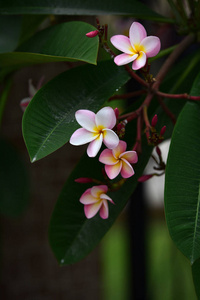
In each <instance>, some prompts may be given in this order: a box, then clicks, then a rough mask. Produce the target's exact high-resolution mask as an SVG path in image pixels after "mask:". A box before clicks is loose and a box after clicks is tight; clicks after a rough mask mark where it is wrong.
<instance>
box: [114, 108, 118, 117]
mask: <svg viewBox="0 0 200 300" xmlns="http://www.w3.org/2000/svg"><path fill="white" fill-rule="evenodd" d="M114 112H115V116H116V118H118V117H119V109H118V108H117V107H116V108H115V109H114Z"/></svg>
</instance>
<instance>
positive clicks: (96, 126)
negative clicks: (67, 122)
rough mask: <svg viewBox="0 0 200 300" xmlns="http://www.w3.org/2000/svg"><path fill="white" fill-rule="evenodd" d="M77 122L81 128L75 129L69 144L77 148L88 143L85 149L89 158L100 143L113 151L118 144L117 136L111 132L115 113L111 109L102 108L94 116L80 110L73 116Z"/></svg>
mask: <svg viewBox="0 0 200 300" xmlns="http://www.w3.org/2000/svg"><path fill="white" fill-rule="evenodd" d="M75 118H76V120H77V122H78V123H79V124H80V125H81V126H82V127H83V128H79V129H77V130H76V131H75V132H74V133H73V134H72V136H71V138H70V144H72V145H75V146H79V145H83V144H87V143H90V144H89V146H88V148H87V154H88V156H89V157H95V156H96V155H97V153H98V151H99V149H100V148H101V145H102V142H103V143H104V144H105V145H106V147H107V148H109V149H113V148H115V147H116V146H117V145H118V143H119V138H118V136H117V134H116V133H115V132H114V131H113V130H111V129H112V128H113V127H114V126H115V124H116V116H115V112H114V110H113V109H112V108H111V107H104V108H102V109H100V110H99V111H98V112H97V113H96V114H95V113H94V112H92V111H90V110H85V109H81V110H78V111H77V112H76V114H75Z"/></svg>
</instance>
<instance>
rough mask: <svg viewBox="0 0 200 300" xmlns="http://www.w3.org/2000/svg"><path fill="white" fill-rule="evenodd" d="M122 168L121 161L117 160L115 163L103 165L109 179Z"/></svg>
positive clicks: (115, 175)
mask: <svg viewBox="0 0 200 300" xmlns="http://www.w3.org/2000/svg"><path fill="white" fill-rule="evenodd" d="M121 169H122V161H119V162H118V163H117V164H116V165H113V166H109V165H105V172H106V174H107V176H108V177H109V178H110V179H114V178H115V177H117V176H118V175H119V173H120V172H121Z"/></svg>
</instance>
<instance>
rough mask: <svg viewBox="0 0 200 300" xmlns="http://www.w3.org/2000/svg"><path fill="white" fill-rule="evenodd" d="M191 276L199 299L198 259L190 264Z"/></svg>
mask: <svg viewBox="0 0 200 300" xmlns="http://www.w3.org/2000/svg"><path fill="white" fill-rule="evenodd" d="M192 276H193V282H194V286H195V291H196V295H197V298H198V299H200V259H198V260H196V261H195V262H194V264H193V265H192Z"/></svg>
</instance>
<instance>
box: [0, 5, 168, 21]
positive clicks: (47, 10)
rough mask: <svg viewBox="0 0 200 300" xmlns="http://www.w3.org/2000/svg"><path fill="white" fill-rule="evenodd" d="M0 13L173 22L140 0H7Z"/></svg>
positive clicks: (0, 6) (0, 7) (0, 8)
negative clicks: (95, 16) (109, 17)
mask: <svg viewBox="0 0 200 300" xmlns="http://www.w3.org/2000/svg"><path fill="white" fill-rule="evenodd" d="M0 14H54V15H108V14H109V15H111V14H112V15H131V16H132V17H136V18H140V19H151V20H155V21H159V22H160V21H161V22H173V21H172V19H169V18H165V17H163V16H161V15H159V14H158V13H156V12H154V11H152V10H151V9H150V8H149V7H148V6H146V5H144V4H143V3H141V2H140V1H136V0H125V1H123V2H122V1H120V0H116V1H114V2H113V1H107V0H101V1H93V0H87V1H81V0H76V1H70V0H54V1H48V0H24V1H20V0H7V1H6V2H4V1H3V2H2V3H0Z"/></svg>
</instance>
